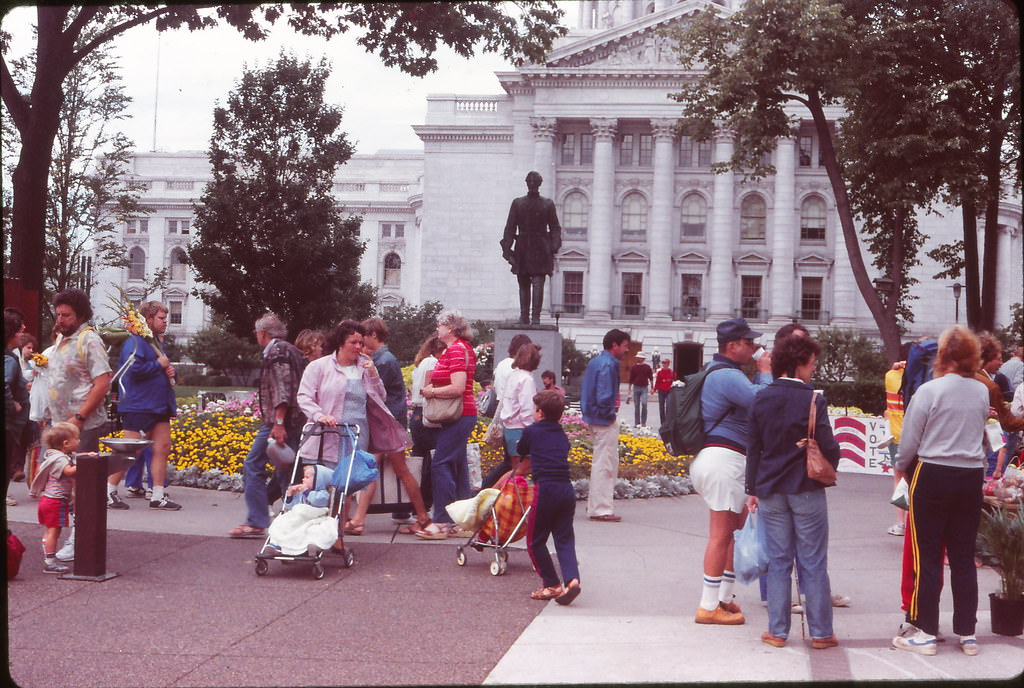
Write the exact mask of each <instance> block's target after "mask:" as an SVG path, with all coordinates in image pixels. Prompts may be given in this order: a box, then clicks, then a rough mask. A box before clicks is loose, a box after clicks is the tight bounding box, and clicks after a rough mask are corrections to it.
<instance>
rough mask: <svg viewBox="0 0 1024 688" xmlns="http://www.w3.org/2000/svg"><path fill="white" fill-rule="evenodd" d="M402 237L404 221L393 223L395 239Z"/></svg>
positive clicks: (403, 235)
mask: <svg viewBox="0 0 1024 688" xmlns="http://www.w3.org/2000/svg"><path fill="white" fill-rule="evenodd" d="M404 237H405V223H404V222H398V223H395V238H396V239H402V238H404Z"/></svg>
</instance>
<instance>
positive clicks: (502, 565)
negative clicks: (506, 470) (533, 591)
mask: <svg viewBox="0 0 1024 688" xmlns="http://www.w3.org/2000/svg"><path fill="white" fill-rule="evenodd" d="M514 477H515V472H514V471H513V472H512V473H510V474H509V476H508V477H507V478H505V482H504V483H503V484H502V486H501V488H499V489H500V490H504V489H505V487H506V486H507V485H508V484H509V482H510V481H511V480H512V478H514ZM515 495H516V501H518V502H519V506H520V507H521V508H522V510H523V515H522V517H520V519H519V522H518V523H516V526H515V528H513V529H512V532H511V533H509V536H508V539H506V540H505V542H502V541H501V540H500V539H499V537H498V532H499V529H498V526H499V525H500V522H499V520H498V512H497V510H496V509H495V508H494V507H495V504H497V500H495V504H492V505H491V513H490V516H489V518H485V519H484V520H483V522H482V523H481V524H480V526H479V527H478V528H477V529H476V530H475V531H474V532H473V535H472V536H471V537H470V538H469V543H467V544H465V545H459V546H458V547H457V548H456V550H455V563H456V564H458V565H459V566H465V565H466V547H472V548H473V549H475V550H476V551H478V552H483V551H484V549H485V548H487V549H493V550H494V561H492V562H491V566H490V571H491V575H492V576H502V575H504V574H505V573H506V572H508V552H509V550H518V551H520V552H525V551H526V550H527V547H526V545H519V546H515V545H513V544H512V543H513V542H514V541H515V540H516V539H517V538H516V534H518V533H519V530H520V528H523V527H524V525H525V523H526V519H527V518H528V517H529V515H530V510H531V509H533V505H532V504H527V505H524V504H523V498H522V495H521V494H520V493H519V491H518V490H516V492H515ZM488 523H493V524H494V541H493V542H478V541H477V539H476V538H477V536H478V535H479V534H480V531H481V530H483V529H484V526H486V525H487V524H488ZM524 535H525V533H524Z"/></svg>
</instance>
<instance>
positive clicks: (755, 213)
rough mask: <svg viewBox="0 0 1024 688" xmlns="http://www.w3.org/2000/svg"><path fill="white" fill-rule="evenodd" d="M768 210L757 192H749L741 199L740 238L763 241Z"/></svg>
mask: <svg viewBox="0 0 1024 688" xmlns="http://www.w3.org/2000/svg"><path fill="white" fill-rule="evenodd" d="M767 217H768V212H767V210H766V209H765V203H764V199H763V198H761V197H760V196H758V195H757V194H750V195H749V196H747V197H746V198H744V199H743V204H742V205H741V206H740V239H744V240H747V241H763V240H764V238H765V227H766V226H767V224H768V222H767Z"/></svg>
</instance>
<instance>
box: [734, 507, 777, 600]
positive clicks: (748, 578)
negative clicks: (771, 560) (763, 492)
mask: <svg viewBox="0 0 1024 688" xmlns="http://www.w3.org/2000/svg"><path fill="white" fill-rule="evenodd" d="M734 532H735V541H736V544H735V546H734V547H733V554H732V562H733V569H734V570H735V572H736V580H738V581H739V582H740V583H743V584H744V585H749V584H750V583H753V582H754V581H756V580H757V579H758V578H760V577H761V576H763V575H764V574H766V573H768V553H767V552H766V551H765V547H764V528H759V527H758V523H757V512H756V511H755V512H754V513H751V514H748V515H747V522H746V523H744V524H743V527H742V528H740V529H739V530H737V531H734Z"/></svg>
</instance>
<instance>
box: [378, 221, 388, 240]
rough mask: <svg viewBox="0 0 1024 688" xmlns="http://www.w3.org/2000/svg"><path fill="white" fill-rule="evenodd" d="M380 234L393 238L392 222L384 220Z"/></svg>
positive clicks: (382, 236) (385, 237)
mask: <svg viewBox="0 0 1024 688" xmlns="http://www.w3.org/2000/svg"><path fill="white" fill-rule="evenodd" d="M380 236H381V238H383V239H390V238H391V223H390V222H382V223H381V225H380Z"/></svg>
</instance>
